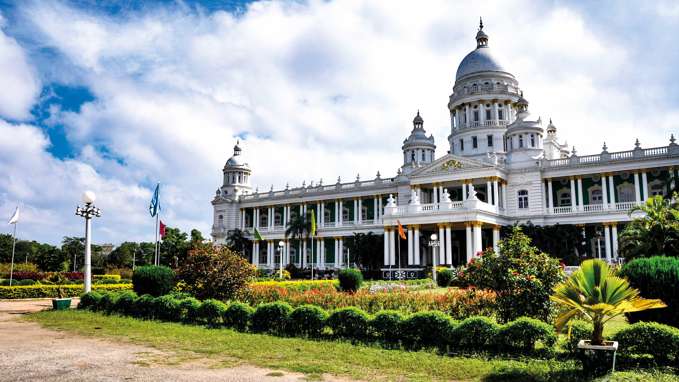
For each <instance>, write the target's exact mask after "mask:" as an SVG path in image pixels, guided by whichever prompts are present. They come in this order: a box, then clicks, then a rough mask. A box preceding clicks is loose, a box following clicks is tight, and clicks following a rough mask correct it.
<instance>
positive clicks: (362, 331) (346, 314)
mask: <svg viewBox="0 0 679 382" xmlns="http://www.w3.org/2000/svg"><path fill="white" fill-rule="evenodd" d="M369 322H370V316H368V314H367V313H366V312H364V311H362V310H361V309H358V308H355V307H348V308H342V309H338V310H336V311H334V312H333V313H332V314H331V315H330V317H328V320H327V321H326V323H327V325H328V326H329V327H330V329H332V333H333V335H334V336H335V337H337V338H344V339H350V340H352V341H365V340H367V339H368V324H369Z"/></svg>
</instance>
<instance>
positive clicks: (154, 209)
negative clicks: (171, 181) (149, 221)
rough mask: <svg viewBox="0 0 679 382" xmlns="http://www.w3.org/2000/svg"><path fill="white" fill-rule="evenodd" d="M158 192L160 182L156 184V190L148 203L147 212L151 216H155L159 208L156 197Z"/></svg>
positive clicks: (158, 201)
mask: <svg viewBox="0 0 679 382" xmlns="http://www.w3.org/2000/svg"><path fill="white" fill-rule="evenodd" d="M159 193H160V183H158V184H157V185H156V190H155V191H154V192H153V198H152V199H151V204H150V205H149V213H150V214H151V217H154V216H156V214H158V210H159V209H160V200H159V197H158V194H159Z"/></svg>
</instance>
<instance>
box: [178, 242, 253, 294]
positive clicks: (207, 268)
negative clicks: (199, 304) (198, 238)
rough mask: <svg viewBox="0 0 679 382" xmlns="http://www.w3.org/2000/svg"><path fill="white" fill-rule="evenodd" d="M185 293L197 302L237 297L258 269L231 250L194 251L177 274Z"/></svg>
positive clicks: (216, 248) (215, 248)
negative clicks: (182, 283)
mask: <svg viewBox="0 0 679 382" xmlns="http://www.w3.org/2000/svg"><path fill="white" fill-rule="evenodd" d="M177 276H178V278H179V279H180V280H181V281H183V282H184V283H185V286H184V290H185V291H187V292H188V293H190V294H192V295H193V296H195V297H196V298H198V299H201V300H204V299H208V298H214V299H219V300H229V299H233V298H234V297H238V296H239V295H240V293H241V292H242V291H244V290H245V288H246V287H247V283H248V281H250V280H251V279H252V278H253V277H254V276H255V267H254V266H253V265H252V264H250V263H249V262H248V261H247V260H245V259H243V258H242V257H241V256H240V255H238V254H237V253H235V252H233V251H232V250H231V249H229V248H228V247H225V246H222V247H213V246H210V247H205V246H201V247H200V248H198V249H194V250H191V252H190V253H189V255H188V257H187V258H186V261H185V262H184V263H182V266H181V267H180V268H179V270H178V272H177Z"/></svg>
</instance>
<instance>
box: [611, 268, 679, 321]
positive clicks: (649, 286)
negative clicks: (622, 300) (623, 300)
mask: <svg viewBox="0 0 679 382" xmlns="http://www.w3.org/2000/svg"><path fill="white" fill-rule="evenodd" d="M620 275H621V276H622V277H626V278H627V279H628V280H629V283H630V285H631V286H632V287H633V288H637V289H638V290H639V292H641V295H642V296H643V297H644V298H659V299H661V300H662V301H663V302H664V303H665V304H667V308H665V309H649V310H645V311H642V312H635V313H629V314H627V319H628V321H629V322H630V323H635V322H638V321H654V322H660V323H663V324H667V325H672V326H679V293H677V292H676V291H677V290H679V259H678V258H676V257H662V256H657V257H649V258H640V259H635V260H632V261H630V262H629V263H627V264H625V265H624V266H623V267H622V270H621V271H620Z"/></svg>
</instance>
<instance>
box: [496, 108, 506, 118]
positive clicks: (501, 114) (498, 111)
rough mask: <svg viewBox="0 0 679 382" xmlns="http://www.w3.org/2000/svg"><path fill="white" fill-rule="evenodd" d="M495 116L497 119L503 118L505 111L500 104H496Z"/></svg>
mask: <svg viewBox="0 0 679 382" xmlns="http://www.w3.org/2000/svg"><path fill="white" fill-rule="evenodd" d="M497 118H498V119H499V120H503V119H505V111H504V109H503V108H502V104H499V105H497Z"/></svg>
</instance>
